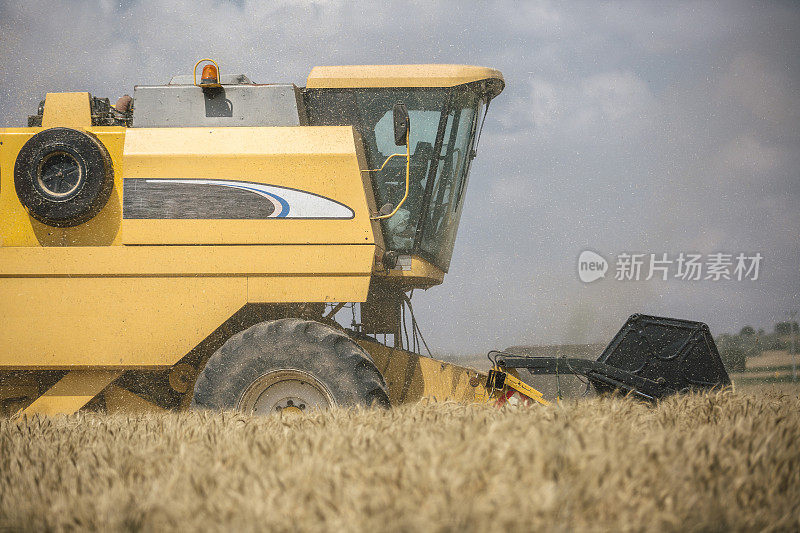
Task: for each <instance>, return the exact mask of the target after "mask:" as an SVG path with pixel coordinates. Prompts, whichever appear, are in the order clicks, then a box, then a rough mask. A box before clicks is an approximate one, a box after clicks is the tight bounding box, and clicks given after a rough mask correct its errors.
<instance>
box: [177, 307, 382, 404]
mask: <svg viewBox="0 0 800 533" xmlns="http://www.w3.org/2000/svg"><path fill="white" fill-rule="evenodd" d="M281 371H290V372H291V371H295V372H302V373H304V374H305V375H309V376H311V377H312V378H313V379H315V380H316V381H317V382H318V384H321V385H322V386H323V387H324V388H325V389H326V390H327V393H329V394H328V400H329V403H330V404H332V405H339V406H351V405H362V406H373V405H375V406H380V407H389V395H388V393H387V390H386V383H385V381H384V379H383V376H382V375H381V373H380V371H379V370H378V368H377V367H376V366H375V363H374V362H373V361H372V358H371V357H370V356H369V354H368V353H367V352H366V351H365V350H364V349H363V348H361V347H360V346H359V345H358V344H356V343H355V341H353V340H352V339H351V338H350V337H348V336H347V335H345V334H344V333H342V332H341V331H338V330H336V329H334V328H333V327H331V326H328V325H325V324H321V323H319V322H315V321H312V320H301V319H297V318H284V319H281V320H275V321H271V322H261V323H259V324H256V325H254V326H252V327H250V328H248V329H246V330H244V331H242V332H239V333H237V334H236V335H234V336H233V337H231V338H230V339H228V340H227V341H226V342H225V344H223V345H222V347H220V349H219V350H217V351H216V352H215V353H214V355H212V356H211V358H210V359H209V360H208V363H207V364H206V366H205V368H204V369H203V371H202V372H201V373H200V375H199V376H198V378H197V382H196V383H195V387H194V396H193V398H192V408H193V409H216V410H231V409H234V410H250V409H247V408H246V406H244V405H243V404H242V401H243V399H244V397H245V396H246V393H247V394H248V395H249V394H250V392H249V391H251V390H252V387H253V386H254V384H257V383H259V380H263V379H264V377H265V376H268V375H274V374H276V373H279V372H281ZM289 405H292V403H291V402H289ZM302 408H305V407H302ZM251 409H252V408H251ZM271 409H272V408H271V407H270V410H271Z"/></svg>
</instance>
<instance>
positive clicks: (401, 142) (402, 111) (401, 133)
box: [393, 102, 411, 146]
mask: <svg viewBox="0 0 800 533" xmlns="http://www.w3.org/2000/svg"><path fill="white" fill-rule="evenodd" d="M393 116H394V143H395V144H396V145H397V146H405V144H406V141H407V138H408V130H409V129H410V128H411V119H410V118H408V109H406V104H403V103H401V102H398V103H396V104H394V113H393Z"/></svg>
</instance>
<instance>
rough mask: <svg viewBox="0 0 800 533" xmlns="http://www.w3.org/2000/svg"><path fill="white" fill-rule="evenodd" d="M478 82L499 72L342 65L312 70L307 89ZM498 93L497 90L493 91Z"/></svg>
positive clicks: (456, 67) (472, 68)
mask: <svg viewBox="0 0 800 533" xmlns="http://www.w3.org/2000/svg"><path fill="white" fill-rule="evenodd" d="M481 80H498V81H499V82H500V84H499V85H498V86H499V89H500V90H502V87H503V85H502V84H503V74H502V73H501V72H500V71H499V70H495V69H493V68H486V67H476V66H472V65H346V66H327V67H314V68H313V69H312V70H311V73H310V74H309V75H308V80H307V81H306V86H307V87H309V88H359V87H453V86H455V85H461V84H464V83H470V82H474V81H481ZM497 92H498V93H499V92H500V91H499V90H498V91H497Z"/></svg>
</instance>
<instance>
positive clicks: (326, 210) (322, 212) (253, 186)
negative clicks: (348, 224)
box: [146, 178, 355, 219]
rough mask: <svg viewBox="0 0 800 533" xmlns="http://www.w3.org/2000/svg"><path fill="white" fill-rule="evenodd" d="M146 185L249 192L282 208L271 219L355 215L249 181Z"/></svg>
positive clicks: (324, 201) (340, 207)
mask: <svg viewBox="0 0 800 533" xmlns="http://www.w3.org/2000/svg"><path fill="white" fill-rule="evenodd" d="M146 181H147V183H164V184H169V183H181V184H187V185H216V186H220V187H232V188H236V189H241V190H246V191H250V192H252V193H254V194H258V195H259V196H263V197H264V198H268V199H269V200H270V201H272V202H273V203H277V204H278V205H280V206H281V209H280V210H278V209H276V210H275V212H274V213H272V214H271V215H270V218H347V219H349V218H353V216H355V213H354V212H353V210H352V209H350V208H349V207H347V206H345V205H342V204H340V203H338V202H335V201H333V200H331V199H330V198H325V197H323V196H318V195H316V194H312V193H309V192H305V191H298V190H294V189H288V188H286V187H279V186H277V185H266V184H263V183H253V182H249V181H234V180H215V179H180V178H179V179H169V178H167V179H156V178H153V179H147V180H146Z"/></svg>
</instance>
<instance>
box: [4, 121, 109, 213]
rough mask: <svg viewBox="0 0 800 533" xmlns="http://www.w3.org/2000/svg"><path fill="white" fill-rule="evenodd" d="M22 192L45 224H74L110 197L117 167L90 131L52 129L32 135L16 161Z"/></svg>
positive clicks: (31, 210) (16, 183)
mask: <svg viewBox="0 0 800 533" xmlns="http://www.w3.org/2000/svg"><path fill="white" fill-rule="evenodd" d="M14 186H15V187H16V189H17V197H18V198H19V201H20V202H21V203H22V205H23V206H24V207H25V209H27V210H28V213H29V214H30V215H31V216H32V217H33V218H35V219H36V220H38V221H39V222H42V223H44V224H47V225H48V226H55V227H70V226H77V225H79V224H83V223H84V222H86V221H88V220H90V219H91V218H93V217H94V216H95V215H97V213H99V212H100V210H101V209H103V207H104V206H105V205H106V202H108V198H109V196H110V195H111V189H112V188H113V187H114V168H113V165H112V163H111V157H110V156H109V154H108V150H106V147H105V146H103V143H101V142H100V141H99V140H98V139H97V138H95V137H94V136H93V135H91V134H89V133H85V132H82V131H78V130H73V129H69V128H51V129H47V130H44V131H41V132H39V133H37V134H36V135H34V136H33V137H31V138H30V139H28V142H26V143H25V145H24V146H23V147H22V149H21V150H20V151H19V154H17V161H16V164H15V165H14Z"/></svg>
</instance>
